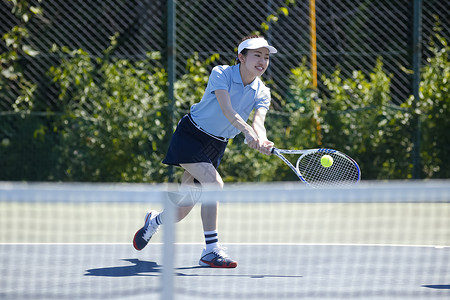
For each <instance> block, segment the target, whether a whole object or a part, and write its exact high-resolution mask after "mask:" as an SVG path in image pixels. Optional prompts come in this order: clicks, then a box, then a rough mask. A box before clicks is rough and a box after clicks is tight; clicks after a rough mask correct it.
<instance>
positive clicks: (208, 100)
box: [133, 35, 277, 268]
mask: <svg viewBox="0 0 450 300" xmlns="http://www.w3.org/2000/svg"><path fill="white" fill-rule="evenodd" d="M271 53H277V50H276V49H275V48H274V47H272V46H270V45H269V44H268V42H267V41H266V40H265V39H264V38H262V37H260V36H255V35H253V36H247V37H245V38H243V39H242V41H241V43H240V44H239V46H238V56H237V58H236V64H235V65H233V66H228V65H221V66H216V67H215V68H213V70H212V72H211V74H210V77H209V81H208V85H207V87H206V90H205V93H204V95H203V97H202V99H201V101H200V102H198V103H196V104H194V105H193V106H192V107H191V109H190V113H189V114H187V115H185V116H184V117H183V118H182V119H181V120H180V122H179V123H178V126H177V128H176V130H175V132H174V134H173V136H172V140H171V143H170V146H169V149H168V152H167V155H166V158H165V159H164V160H163V163H165V164H168V165H175V166H181V167H182V168H183V169H184V174H183V177H182V185H181V186H194V185H195V184H208V185H210V186H211V185H212V186H217V187H219V188H223V181H222V178H221V176H220V174H219V173H218V172H217V168H218V166H219V164H220V161H221V159H222V156H223V155H224V152H225V148H226V146H227V143H228V139H230V138H233V137H235V136H236V135H237V134H238V133H240V132H242V133H243V134H244V135H245V139H246V141H247V144H248V146H249V147H250V148H253V149H255V150H258V151H259V152H261V153H263V154H267V155H270V150H271V148H272V147H273V143H272V142H271V141H269V140H268V139H267V135H266V129H265V127H264V120H265V117H266V113H267V111H268V109H269V106H270V100H271V97H270V89H269V88H267V87H266V86H265V85H264V84H263V82H262V81H261V80H260V79H259V77H260V76H261V75H262V74H263V73H264V72H265V71H266V70H267V68H268V66H269V56H270V54H271ZM253 110H255V113H254V118H253V122H252V126H250V125H249V124H247V120H248V117H249V115H250V113H251V112H252V111H253ZM193 206H194V205H193V204H190V205H188V206H179V207H178V218H177V221H180V220H182V219H183V218H184V217H186V216H187V215H188V214H189V212H190V211H191V210H192V208H193ZM217 216H218V204H217V203H216V204H214V205H211V204H208V205H206V204H203V205H202V207H201V218H202V223H203V230H204V235H205V243H206V246H205V248H204V249H203V252H202V254H201V257H200V261H199V264H200V265H201V266H207V267H213V268H235V267H237V262H236V261H235V260H233V259H231V258H230V257H229V256H228V255H227V254H226V253H225V251H224V248H223V247H222V246H221V245H220V244H219V243H218V242H219V238H218V232H217V225H218V222H217ZM163 223H164V212H161V213H158V212H156V211H149V212H148V213H147V215H146V217H145V225H144V226H143V227H142V228H141V229H139V230H138V231H137V232H136V234H135V236H134V240H133V245H134V247H135V248H136V249H137V250H142V249H143V248H144V247H145V246H146V245H147V243H148V242H149V240H150V238H151V237H152V236H153V234H155V233H156V231H157V230H158V228H159V226H160V225H161V224H163Z"/></svg>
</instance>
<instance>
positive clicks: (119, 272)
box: [84, 258, 303, 279]
mask: <svg viewBox="0 0 450 300" xmlns="http://www.w3.org/2000/svg"><path fill="white" fill-rule="evenodd" d="M122 260H123V261H127V262H130V263H132V265H128V266H120V267H106V268H97V269H88V270H86V274H84V276H101V277H128V276H159V275H160V274H161V273H162V266H161V265H158V264H157V263H156V262H153V261H143V260H139V259H136V258H129V259H122ZM196 269H205V267H201V266H193V267H181V268H176V269H175V270H176V271H182V270H196ZM207 269H208V268H207ZM148 273H153V274H148ZM175 276H183V277H245V278H255V279H258V278H300V277H303V276H301V275H270V274H264V275H261V274H201V273H197V274H185V273H181V272H175Z"/></svg>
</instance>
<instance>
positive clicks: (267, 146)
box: [252, 107, 274, 154]
mask: <svg viewBox="0 0 450 300" xmlns="http://www.w3.org/2000/svg"><path fill="white" fill-rule="evenodd" d="M266 114H267V109H265V108H263V107H261V108H258V109H257V110H256V111H255V115H254V116H253V124H252V127H253V130H255V132H256V134H257V135H258V141H259V143H260V145H259V147H260V149H259V151H260V152H261V153H263V154H270V151H271V150H272V147H273V145H274V144H273V142H271V141H269V140H268V139H267V132H266V127H265V126H264V121H265V120H266Z"/></svg>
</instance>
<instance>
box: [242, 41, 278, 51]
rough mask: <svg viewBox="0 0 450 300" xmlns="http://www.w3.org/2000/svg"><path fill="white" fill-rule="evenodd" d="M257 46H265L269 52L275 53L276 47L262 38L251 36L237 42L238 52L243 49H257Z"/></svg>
mask: <svg viewBox="0 0 450 300" xmlns="http://www.w3.org/2000/svg"><path fill="white" fill-rule="evenodd" d="M259 48H267V49H269V53H277V52H278V51H277V49H275V47H272V46H270V45H269V43H268V42H267V41H266V40H265V39H264V38H253V39H248V40H245V41H243V42H242V43H240V44H239V47H238V54H239V53H241V52H242V50H244V49H259Z"/></svg>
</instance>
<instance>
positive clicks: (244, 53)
mask: <svg viewBox="0 0 450 300" xmlns="http://www.w3.org/2000/svg"><path fill="white" fill-rule="evenodd" d="M257 38H262V36H260V35H256V34H252V35H247V36H245V37H243V38H242V39H241V40H240V41H239V44H238V49H239V45H240V44H241V43H242V42H243V41H245V40H249V39H257ZM247 52H248V49H247V48H245V49H242V51H241V53H242V54H243V55H244V56H245V55H247ZM240 63H241V61H240V60H239V53H238V55H236V60H235V62H234V64H235V65H238V64H240Z"/></svg>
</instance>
